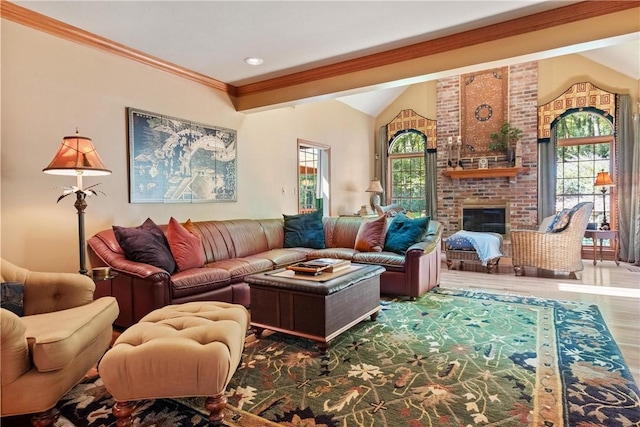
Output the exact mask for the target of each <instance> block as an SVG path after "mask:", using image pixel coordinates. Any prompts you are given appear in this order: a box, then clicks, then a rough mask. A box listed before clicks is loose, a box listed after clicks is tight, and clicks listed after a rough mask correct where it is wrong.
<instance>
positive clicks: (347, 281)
mask: <svg viewBox="0 0 640 427" xmlns="http://www.w3.org/2000/svg"><path fill="white" fill-rule="evenodd" d="M384 271H385V269H384V267H380V266H377V265H362V264H351V266H350V267H349V269H348V270H343V271H340V272H337V273H322V274H326V276H322V274H321V275H318V276H301V275H296V274H295V273H294V272H293V271H291V270H286V269H280V270H275V271H270V272H264V273H259V274H253V275H250V276H247V277H246V278H245V280H246V282H247V283H249V288H250V294H251V325H252V326H253V327H254V328H255V329H256V335H257V336H260V334H261V333H262V331H263V330H264V329H271V330H274V331H278V332H283V333H286V334H290V335H295V336H299V337H303V338H308V339H311V340H314V341H317V342H318V346H319V347H320V349H321V350H326V349H327V347H328V345H329V344H328V343H329V341H330V340H331V339H333V338H335V337H336V336H338V335H339V334H341V333H342V332H344V331H346V330H347V329H349V328H350V327H352V326H353V325H355V324H357V323H359V322H360V321H362V320H364V319H365V318H367V317H371V319H372V320H375V319H376V318H377V315H378V311H379V310H380V275H381V274H382V273H383V272H384Z"/></svg>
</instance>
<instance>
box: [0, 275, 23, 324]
mask: <svg viewBox="0 0 640 427" xmlns="http://www.w3.org/2000/svg"><path fill="white" fill-rule="evenodd" d="M0 290H1V294H2V297H1V299H2V304H1V306H2V308H4V309H6V310H9V311H10V312H12V313H14V314H15V315H16V316H21V317H22V316H24V284H22V283H19V282H3V283H2V284H0Z"/></svg>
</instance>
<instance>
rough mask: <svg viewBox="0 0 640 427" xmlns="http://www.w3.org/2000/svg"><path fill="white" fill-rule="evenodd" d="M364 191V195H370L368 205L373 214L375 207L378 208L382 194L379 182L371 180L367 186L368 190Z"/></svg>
mask: <svg viewBox="0 0 640 427" xmlns="http://www.w3.org/2000/svg"><path fill="white" fill-rule="evenodd" d="M364 191H365V192H366V193H372V194H371V198H370V199H369V203H370V204H371V209H373V211H374V212H375V211H376V206H380V194H381V193H384V189H383V188H382V185H380V181H379V180H377V179H374V180H372V181H371V183H370V184H369V188H367V189H366V190H364Z"/></svg>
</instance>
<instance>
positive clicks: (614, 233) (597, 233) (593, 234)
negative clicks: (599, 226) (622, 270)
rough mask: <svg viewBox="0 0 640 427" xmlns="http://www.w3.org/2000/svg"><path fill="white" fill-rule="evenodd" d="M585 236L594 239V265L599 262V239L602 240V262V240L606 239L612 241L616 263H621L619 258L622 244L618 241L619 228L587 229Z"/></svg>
mask: <svg viewBox="0 0 640 427" xmlns="http://www.w3.org/2000/svg"><path fill="white" fill-rule="evenodd" d="M584 237H587V238H590V239H592V240H593V265H596V264H597V263H598V260H597V246H598V243H597V241H598V240H600V262H602V241H603V240H605V239H608V240H609V241H611V245H612V247H613V260H614V261H615V262H616V265H620V261H619V260H618V252H619V250H620V245H619V242H618V230H585V232H584Z"/></svg>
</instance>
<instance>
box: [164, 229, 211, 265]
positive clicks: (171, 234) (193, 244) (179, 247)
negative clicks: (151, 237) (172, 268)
mask: <svg viewBox="0 0 640 427" xmlns="http://www.w3.org/2000/svg"><path fill="white" fill-rule="evenodd" d="M166 234H167V240H168V241H169V248H170V249H171V253H172V254H173V258H174V259H175V260H176V264H177V265H178V271H184V270H188V269H190V268H198V267H202V266H204V261H205V257H204V248H203V247H202V240H201V239H200V236H198V235H197V234H191V233H190V232H189V230H187V229H186V228H185V227H184V226H183V225H182V224H180V223H179V222H178V221H177V220H176V219H175V218H173V217H171V219H169V224H168V225H167V232H166Z"/></svg>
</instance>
